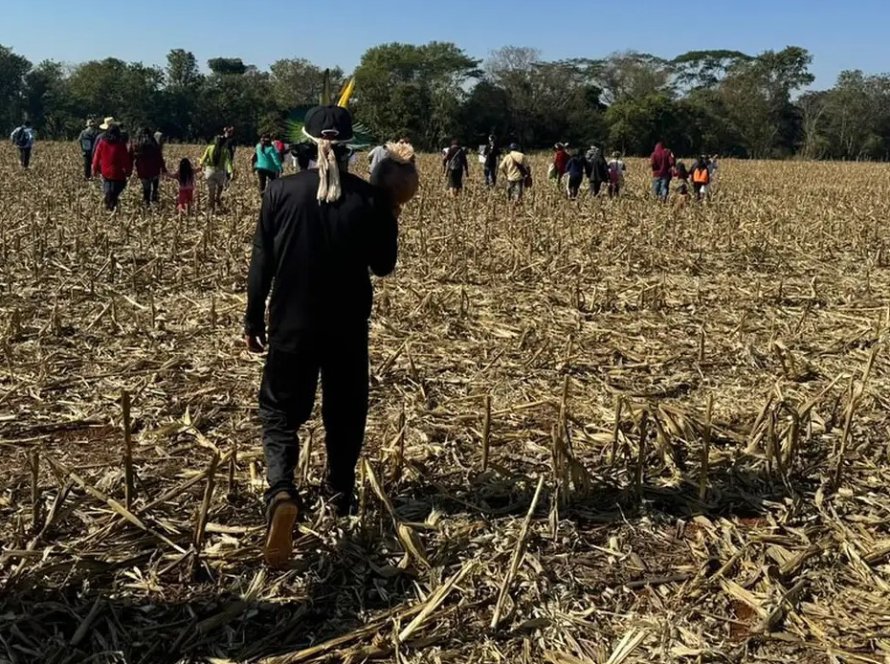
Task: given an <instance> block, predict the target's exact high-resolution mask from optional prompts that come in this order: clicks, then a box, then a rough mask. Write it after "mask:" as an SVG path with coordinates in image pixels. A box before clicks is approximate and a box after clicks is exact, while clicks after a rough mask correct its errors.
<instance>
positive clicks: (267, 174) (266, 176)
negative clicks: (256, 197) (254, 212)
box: [256, 168, 278, 192]
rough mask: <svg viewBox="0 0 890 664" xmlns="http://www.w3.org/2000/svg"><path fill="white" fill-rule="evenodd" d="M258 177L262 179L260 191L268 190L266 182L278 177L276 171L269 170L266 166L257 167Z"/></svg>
mask: <svg viewBox="0 0 890 664" xmlns="http://www.w3.org/2000/svg"><path fill="white" fill-rule="evenodd" d="M256 174H257V177H258V178H259V179H260V191H261V192H262V191H266V184H267V183H268V182H271V181H272V180H274V179H275V178H277V177H278V173H276V172H275V171H267V170H266V169H265V168H258V169H256Z"/></svg>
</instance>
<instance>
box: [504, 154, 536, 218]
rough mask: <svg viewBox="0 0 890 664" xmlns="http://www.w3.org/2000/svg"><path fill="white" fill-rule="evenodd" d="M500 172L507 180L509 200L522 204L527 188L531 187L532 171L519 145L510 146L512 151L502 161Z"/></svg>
mask: <svg viewBox="0 0 890 664" xmlns="http://www.w3.org/2000/svg"><path fill="white" fill-rule="evenodd" d="M499 170H500V171H501V173H503V175H504V177H506V178H507V198H508V199H509V200H511V201H513V202H514V203H518V202H520V201H521V200H522V196H523V194H524V193H525V189H526V187H529V186H531V178H532V169H531V166H529V164H528V159H527V158H526V156H525V155H524V154H523V153H522V149H521V148H520V147H519V144H518V143H511V144H510V151H509V152H508V153H507V154H506V156H505V157H504V158H503V159H502V160H501V167H500V169H499Z"/></svg>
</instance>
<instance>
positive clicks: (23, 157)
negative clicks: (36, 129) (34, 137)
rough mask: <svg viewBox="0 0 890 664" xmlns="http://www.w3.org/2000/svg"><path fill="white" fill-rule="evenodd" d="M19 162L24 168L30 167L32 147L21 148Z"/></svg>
mask: <svg viewBox="0 0 890 664" xmlns="http://www.w3.org/2000/svg"><path fill="white" fill-rule="evenodd" d="M19 162H20V163H21V164H22V168H28V166H29V165H30V164H31V148H19Z"/></svg>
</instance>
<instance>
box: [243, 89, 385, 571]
mask: <svg viewBox="0 0 890 664" xmlns="http://www.w3.org/2000/svg"><path fill="white" fill-rule="evenodd" d="M303 133H304V135H306V136H307V137H308V138H309V139H310V140H311V141H312V142H313V143H314V144H315V145H316V146H317V150H318V156H317V160H316V163H317V167H316V168H312V169H310V170H306V171H302V172H300V173H297V174H296V175H293V176H291V177H287V178H281V179H278V180H276V181H274V182H271V183H269V186H268V187H267V189H266V192H265V194H264V195H263V200H262V206H261V211H260V216H259V221H258V223H257V228H256V233H255V236H254V243H253V255H252V258H251V262H250V270H249V274H248V285H247V312H246V315H245V322H244V337H245V341H246V343H247V347H248V349H249V350H250V351H252V352H262V351H263V350H265V349H268V354H267V356H266V364H265V369H264V371H263V379H262V385H261V387H260V393H259V417H260V420H261V422H262V426H263V448H264V453H265V459H266V472H267V480H268V484H269V489H268V491H267V492H266V503H267V525H268V531H267V536H266V542H265V546H264V552H263V555H264V558H265V561H266V563H267V564H268V565H269V566H270V567H273V568H282V567H286V566H287V563H288V561H289V559H290V557H291V555H292V548H293V529H294V524H295V521H296V519H297V517H298V515H299V513H300V509H301V503H300V495H299V493H298V491H297V486H296V484H295V482H294V472H295V469H296V465H297V459H298V457H299V439H298V437H297V431H298V429H299V427H300V426H301V425H302V424H303V423H305V422H306V421H307V420H308V419H309V416H310V414H311V413H312V408H313V405H314V401H315V390H316V384H317V382H318V378H319V373H320V374H321V386H322V390H321V391H322V419H323V422H324V427H325V443H326V446H327V456H328V471H327V476H326V479H325V487H324V488H325V492H326V494H327V495H328V497H329V498H330V500H331V504H332V505H333V506H334V507H335V508H336V510H337V512H338V513H339V514H341V515H346V514H348V513H350V511H351V509H352V506H353V501H354V496H353V493H354V489H355V473H356V464H357V462H358V459H359V454H360V452H361V448H362V444H363V440H364V433H365V421H366V417H367V411H368V380H369V376H368V319H369V317H370V314H371V301H372V286H371V280H370V277H369V272H370V273H374V274H375V275H377V276H385V275H387V274H389V273H390V272H392V270H393V269H394V268H395V264H396V256H397V244H398V222H397V219H398V215H399V212H400V207H399V204H398V203H396V202H395V201H396V199H395V198H394V194H392V193H390V191H389V190H388V189H385V188H384V187H382V186H381V187H376V186H374V185H372V184H370V183H368V182H366V181H365V180H363V179H362V178H360V177H358V176H356V175H353V174H350V173H348V172H347V167H348V158H349V148H348V147H347V145H346V144H347V143H348V142H349V141H350V140H352V138H353V130H352V118H351V116H350V114H349V111H348V110H347V109H345V108H340V107H337V106H317V107H315V108H313V109H311V110H310V111H309V112H308V113H307V114H306V118H305V124H304V127H303ZM273 280H274V283H275V286H274V288H272V282H273ZM270 289H271V293H272V295H271V299H270V302H269V327H268V337H267V333H266V324H265V312H266V296H267V295H268V294H269V291H270Z"/></svg>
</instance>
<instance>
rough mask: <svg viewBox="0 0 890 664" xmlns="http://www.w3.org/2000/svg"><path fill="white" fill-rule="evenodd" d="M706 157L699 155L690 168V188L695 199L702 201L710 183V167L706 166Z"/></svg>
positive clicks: (706, 194)
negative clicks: (693, 192) (693, 191)
mask: <svg viewBox="0 0 890 664" xmlns="http://www.w3.org/2000/svg"><path fill="white" fill-rule="evenodd" d="M709 165H710V164H709V163H708V158H707V157H706V156H705V155H701V156H700V157H699V158H698V160H697V161H696V162H695V164H694V165H693V168H692V188H693V189H694V190H695V200H697V201H703V200H705V199H706V198H707V197H708V188H709V187H710V185H711V169H710V168H708V166H709Z"/></svg>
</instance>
